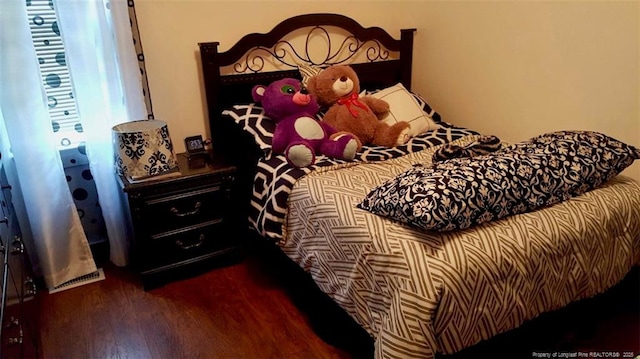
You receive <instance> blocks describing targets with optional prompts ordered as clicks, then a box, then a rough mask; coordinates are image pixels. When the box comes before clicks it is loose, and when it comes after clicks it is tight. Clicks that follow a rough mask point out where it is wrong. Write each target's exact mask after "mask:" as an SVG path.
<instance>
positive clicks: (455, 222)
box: [358, 131, 640, 231]
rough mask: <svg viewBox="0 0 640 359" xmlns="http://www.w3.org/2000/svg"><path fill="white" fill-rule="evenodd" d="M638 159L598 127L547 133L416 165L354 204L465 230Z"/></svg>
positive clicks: (541, 203)
mask: <svg viewBox="0 0 640 359" xmlns="http://www.w3.org/2000/svg"><path fill="white" fill-rule="evenodd" d="M639 158H640V150H638V149H637V148H635V147H633V146H630V145H627V144H625V143H622V142H620V141H617V140H615V139H613V138H611V137H608V136H606V135H604V134H601V133H597V132H589V131H564V132H554V133H548V134H544V135H541V136H538V137H535V138H532V139H530V140H528V141H525V142H520V143H517V144H514V145H511V146H507V147H504V148H502V149H500V150H498V151H496V152H493V153H490V154H486V155H481V156H474V157H463V158H453V159H448V160H445V161H442V162H438V163H435V164H434V165H433V166H432V167H425V166H421V165H418V166H415V167H414V168H412V169H410V170H408V171H406V172H404V173H402V174H400V175H398V176H396V177H395V178H392V179H391V180H389V181H387V182H385V183H383V184H381V185H380V186H378V187H376V188H375V189H373V190H372V191H371V192H370V193H369V194H368V195H367V196H366V197H365V198H364V200H363V201H362V202H361V203H359V204H358V207H359V208H361V209H365V210H367V211H370V212H372V213H374V214H377V215H380V216H384V217H388V218H391V219H394V220H397V221H399V222H403V223H407V224H410V225H412V226H415V227H418V228H422V229H426V230H436V231H448V230H454V229H465V228H468V227H471V226H473V225H477V224H481V223H485V222H489V221H492V220H497V219H500V218H503V217H506V216H510V215H514V214H519V213H525V212H530V211H533V210H536V209H539V208H542V207H545V206H548V205H552V204H555V203H559V202H562V201H565V200H567V199H570V198H572V197H575V196H578V195H580V194H583V193H585V192H587V191H589V190H592V189H594V188H597V187H599V186H600V185H602V184H604V183H605V182H606V181H608V180H609V179H611V178H613V177H614V176H616V175H617V174H619V173H620V172H622V171H623V170H624V169H625V168H627V167H628V166H630V165H631V164H632V163H633V161H634V160H637V159H639Z"/></svg>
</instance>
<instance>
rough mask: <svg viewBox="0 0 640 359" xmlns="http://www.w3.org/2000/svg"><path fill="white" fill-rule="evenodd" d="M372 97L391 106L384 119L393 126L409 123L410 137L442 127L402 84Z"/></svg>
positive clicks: (372, 94) (376, 93) (373, 94)
mask: <svg viewBox="0 0 640 359" xmlns="http://www.w3.org/2000/svg"><path fill="white" fill-rule="evenodd" d="M370 96H373V97H375V98H379V99H381V100H384V101H386V102H387V103H388V104H389V115H387V117H385V118H384V119H382V121H384V122H385V123H388V124H389V125H393V124H395V123H397V122H409V126H410V129H409V135H410V136H412V137H413V136H416V135H419V134H421V133H424V132H426V131H433V130H436V129H438V128H440V126H439V125H438V124H436V123H435V121H433V119H432V118H431V117H429V115H427V113H426V112H424V111H423V110H422V106H421V105H420V104H419V103H418V101H417V100H416V99H415V97H413V94H411V92H409V91H408V90H407V89H406V88H405V87H404V86H403V85H402V84H401V83H398V84H397V85H394V86H391V87H387V88H385V89H383V90H380V91H377V92H374V93H371V94H370Z"/></svg>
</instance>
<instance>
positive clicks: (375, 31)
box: [198, 14, 415, 203]
mask: <svg viewBox="0 0 640 359" xmlns="http://www.w3.org/2000/svg"><path fill="white" fill-rule="evenodd" d="M414 32H415V29H403V30H401V33H400V38H399V39H396V38H394V37H392V36H391V35H390V34H389V33H388V32H386V31H385V30H383V29H381V28H379V27H369V28H364V27H362V26H361V25H360V24H359V23H357V22H356V21H354V20H353V19H351V18H349V17H346V16H343V15H338V14H307V15H299V16H295V17H292V18H289V19H286V20H284V21H282V22H281V23H279V24H278V25H276V26H275V27H274V28H273V29H272V30H271V31H269V32H267V33H251V34H248V35H245V36H244V37H242V38H241V39H240V40H239V41H238V42H237V43H235V44H234V45H233V46H231V47H230V48H229V49H228V50H227V51H223V52H220V51H218V46H219V45H220V43H219V42H204V43H199V44H198V45H199V47H200V56H201V65H202V80H203V82H204V89H205V95H206V102H207V110H208V116H209V129H210V131H211V138H212V141H213V147H214V150H215V151H216V152H218V153H221V154H222V155H223V156H225V158H226V159H228V160H229V161H231V162H232V163H233V164H235V165H236V166H237V167H238V169H239V171H238V176H239V177H240V178H238V180H239V181H238V182H240V183H239V186H250V185H251V182H252V181H253V171H254V169H255V165H256V163H257V161H258V159H259V158H260V157H261V156H262V152H260V150H259V149H258V148H257V147H256V146H255V144H254V143H253V140H252V138H251V136H249V135H248V134H247V133H245V132H243V131H242V130H241V129H240V128H239V126H237V125H235V124H233V123H232V121H230V119H229V118H228V117H224V116H221V112H222V111H223V110H224V109H227V108H229V107H231V106H233V105H235V104H247V103H251V102H253V100H252V98H251V89H252V87H253V86H255V85H256V84H262V85H268V84H270V83H271V82H273V81H275V80H278V79H281V78H285V77H293V78H298V79H301V76H300V74H299V71H298V68H297V65H298V64H301V63H306V64H311V65H315V66H329V65H333V64H348V65H350V66H352V67H353V68H354V70H355V71H356V73H357V74H358V78H359V79H360V85H361V86H360V87H361V88H362V89H368V90H373V89H380V88H384V87H388V86H391V85H395V84H397V83H398V82H401V83H402V84H403V85H404V86H405V87H406V88H407V89H411V67H412V55H413V35H414ZM316 50H319V51H316ZM245 182H246V183H245ZM249 190H250V189H244V190H242V191H243V192H244V193H245V194H246V195H247V196H248V195H249V194H250V192H249ZM246 203H248V201H247V202H246Z"/></svg>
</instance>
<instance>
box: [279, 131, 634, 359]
mask: <svg viewBox="0 0 640 359" xmlns="http://www.w3.org/2000/svg"><path fill="white" fill-rule="evenodd" d="M476 138H477V136H473V135H470V136H466V137H463V138H461V139H459V140H456V142H457V143H458V144H460V145H464V144H465V143H470V141H473V140H475V139H476ZM436 149H437V147H433V148H431V149H427V150H424V151H420V152H416V153H411V154H409V155H406V156H403V157H399V158H395V159H392V160H387V161H384V162H376V163H367V164H357V165H353V166H351V167H348V168H340V166H333V167H332V166H328V167H323V168H318V169H316V170H315V171H313V172H311V173H309V174H307V175H305V176H304V177H302V178H300V179H298V180H297V181H296V182H295V185H294V186H293V189H292V191H291V193H290V195H289V208H288V212H287V215H286V218H285V226H284V232H283V239H282V241H281V242H280V245H281V247H282V250H283V251H284V252H285V253H286V254H287V256H289V257H290V258H291V259H292V260H293V261H294V262H296V263H298V264H299V265H300V266H301V267H302V268H304V269H305V270H306V271H307V272H309V273H310V274H311V276H312V277H313V279H314V281H315V282H316V283H317V284H318V286H319V287H320V289H321V290H322V291H324V292H325V293H327V294H328V295H329V296H330V297H331V298H333V300H335V301H336V302H337V303H338V304H339V305H340V306H341V307H342V308H343V309H345V310H346V311H347V312H348V313H349V314H350V315H351V316H352V317H353V318H354V319H355V321H356V322H358V323H359V324H360V325H361V326H362V327H363V328H364V329H365V330H366V331H367V332H368V333H369V334H370V335H371V336H372V337H373V338H374V340H375V355H376V358H433V357H434V356H435V353H436V352H441V353H445V354H451V353H454V352H457V351H459V350H461V349H463V348H465V347H468V346H471V345H473V344H475V343H477V342H479V341H481V340H484V339H488V338H490V337H492V336H494V335H496V334H498V333H501V332H504V331H507V330H510V329H513V328H515V327H518V326H519V325H520V324H521V323H523V322H524V321H525V320H528V319H532V318H534V317H536V316H538V315H539V314H541V313H543V312H546V311H550V310H554V309H557V308H560V307H563V306H565V305H567V304H568V303H570V302H572V301H575V300H579V299H582V298H588V297H592V296H594V295H596V294H598V293H601V292H603V291H605V290H606V289H608V288H610V287H611V286H613V285H614V284H616V283H617V282H618V281H619V280H621V279H622V278H623V276H624V275H625V274H626V273H627V272H628V271H629V270H630V268H631V267H632V266H633V265H634V264H636V263H639V262H640V184H638V183H637V182H635V181H633V180H632V179H630V178H627V177H625V176H622V175H621V176H618V177H616V178H614V179H613V180H611V181H609V182H608V183H606V184H605V185H604V186H602V187H600V188H597V189H595V190H593V191H590V192H588V193H586V194H583V195H581V196H579V197H576V198H573V199H570V200H568V201H566V202H563V203H560V204H556V205H553V206H551V207H548V208H545V209H543V210H538V211H535V212H530V213H525V214H519V215H514V216H511V217H507V218H503V219H500V220H497V221H493V222H490V223H485V224H483V225H480V226H475V227H472V228H468V229H466V230H462V231H452V232H443V233H437V232H429V231H421V230H418V229H414V228H411V227H408V226H406V225H403V224H399V223H397V222H394V221H392V220H389V219H386V218H382V217H379V216H376V215H374V214H371V213H369V212H366V211H364V210H361V209H358V208H356V204H357V203H358V202H359V201H361V200H362V198H364V196H365V195H366V194H367V193H368V191H370V190H371V189H372V188H373V187H374V186H376V185H378V184H380V183H382V182H383V181H385V180H388V179H389V178H392V177H393V176H395V175H397V174H399V173H401V172H403V171H405V170H406V169H408V168H410V167H411V165H412V164H414V163H419V162H422V163H429V162H430V161H431V157H432V155H433V153H434V152H435V150H436Z"/></svg>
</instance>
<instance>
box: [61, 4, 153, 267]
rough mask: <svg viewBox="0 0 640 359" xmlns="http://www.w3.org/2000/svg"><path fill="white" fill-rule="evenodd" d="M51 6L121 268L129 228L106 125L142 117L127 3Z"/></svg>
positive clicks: (112, 246) (115, 260) (115, 257)
mask: <svg viewBox="0 0 640 359" xmlns="http://www.w3.org/2000/svg"><path fill="white" fill-rule="evenodd" d="M106 4H108V5H106ZM56 6H57V10H58V17H59V21H60V24H59V27H60V33H61V35H62V37H63V40H64V44H65V48H66V51H67V64H68V66H69V70H70V71H71V76H72V77H73V84H74V87H75V96H76V101H77V104H78V112H79V114H80V118H81V121H82V123H83V128H84V131H85V134H86V136H87V140H86V143H87V156H88V157H89V161H90V167H91V173H92V175H93V178H94V181H95V183H96V189H97V191H98V199H99V202H100V207H101V209H102V215H103V217H104V221H105V225H106V228H107V235H108V237H109V246H110V260H111V262H113V263H114V264H116V265H118V266H124V265H126V264H127V263H128V253H129V247H130V246H129V239H130V238H131V236H132V230H131V225H130V223H129V220H128V218H129V217H128V214H127V213H128V211H127V205H126V202H125V201H124V199H123V194H122V190H121V189H120V187H119V184H118V182H117V179H116V176H115V174H114V165H113V158H114V157H113V156H114V148H113V143H112V138H111V127H113V126H114V125H116V124H118V123H122V122H128V121H132V120H142V119H146V118H147V113H146V107H145V104H144V96H143V94H142V85H141V76H140V69H139V66H138V62H137V58H136V54H135V49H134V44H133V38H132V35H131V25H130V23H129V15H128V10H127V2H126V0H115V1H111V2H109V3H106V2H103V1H101V0H92V1H77V0H57V1H56Z"/></svg>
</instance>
